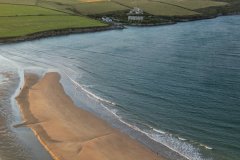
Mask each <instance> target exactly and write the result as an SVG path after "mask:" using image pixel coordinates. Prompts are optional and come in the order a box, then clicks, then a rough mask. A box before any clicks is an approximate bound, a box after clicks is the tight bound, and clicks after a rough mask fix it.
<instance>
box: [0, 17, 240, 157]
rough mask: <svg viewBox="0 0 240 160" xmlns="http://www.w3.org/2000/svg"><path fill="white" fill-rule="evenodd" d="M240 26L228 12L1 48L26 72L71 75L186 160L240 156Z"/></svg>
mask: <svg viewBox="0 0 240 160" xmlns="http://www.w3.org/2000/svg"><path fill="white" fill-rule="evenodd" d="M239 28H240V16H228V17H220V18H216V19H211V20H203V21H195V22H188V23H179V24H176V25H170V26H161V27H147V28H134V27H129V28H128V29H125V30H122V31H107V32H101V33H91V34H80V35H71V36H63V37H56V38H48V39H42V40H37V41H32V42H24V43H19V44H12V45H3V46H1V47H0V51H1V55H3V56H4V57H7V58H9V59H11V60H12V61H15V62H16V63H17V64H18V66H20V67H22V68H24V69H29V68H30V69H31V70H34V69H36V70H38V69H39V68H41V69H43V68H44V69H45V70H49V69H55V70H56V69H57V70H59V71H61V72H63V75H64V74H65V73H66V74H67V75H68V76H69V77H70V78H71V79H72V80H73V82H74V85H76V88H78V87H79V88H80V89H81V91H82V92H83V93H84V94H86V95H87V96H88V97H89V98H91V99H95V101H96V103H97V102H99V106H105V107H108V109H109V111H111V112H112V113H113V114H115V116H116V117H117V118H118V119H120V120H121V121H122V122H124V123H126V124H128V125H129V126H131V127H132V128H134V129H135V130H136V131H139V132H142V133H143V134H145V135H147V136H148V137H149V138H151V139H152V140H154V141H156V142H158V143H161V144H163V145H165V146H167V147H168V148H171V149H172V150H174V151H176V152H178V153H179V154H180V155H182V156H184V157H186V158H188V159H194V160H197V159H214V160H239V159H240V30H239ZM34 67H35V68H34ZM75 82H77V83H75ZM84 100H86V99H84V98H82V99H81V101H84ZM83 104H86V106H87V104H89V103H87V102H86V103H84V102H83ZM103 111H104V110H103Z"/></svg>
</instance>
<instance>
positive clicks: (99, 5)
mask: <svg viewBox="0 0 240 160" xmlns="http://www.w3.org/2000/svg"><path fill="white" fill-rule="evenodd" d="M75 8H76V10H77V11H78V12H79V13H81V14H83V15H93V14H102V13H108V12H114V11H115V12H116V11H123V10H129V8H127V7H125V6H122V5H119V4H117V3H114V2H111V1H102V2H91V3H80V4H77V5H75Z"/></svg>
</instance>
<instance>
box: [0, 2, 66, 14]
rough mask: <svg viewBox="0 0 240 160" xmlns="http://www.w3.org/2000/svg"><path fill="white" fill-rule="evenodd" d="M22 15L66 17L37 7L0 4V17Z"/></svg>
mask: <svg viewBox="0 0 240 160" xmlns="http://www.w3.org/2000/svg"><path fill="white" fill-rule="evenodd" d="M24 15H32V16H34V15H67V14H66V13H63V12H58V11H54V10H49V9H45V8H40V7H37V6H25V5H9V4H0V16H24Z"/></svg>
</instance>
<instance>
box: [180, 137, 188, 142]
mask: <svg viewBox="0 0 240 160" xmlns="http://www.w3.org/2000/svg"><path fill="white" fill-rule="evenodd" d="M178 139H179V140H181V141H186V140H187V139H185V138H182V137H178Z"/></svg>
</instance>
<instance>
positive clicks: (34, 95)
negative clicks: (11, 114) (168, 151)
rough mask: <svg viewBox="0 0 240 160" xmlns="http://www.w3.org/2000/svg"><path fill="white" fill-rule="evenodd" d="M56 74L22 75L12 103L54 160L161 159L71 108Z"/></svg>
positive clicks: (73, 107)
mask: <svg viewBox="0 0 240 160" xmlns="http://www.w3.org/2000/svg"><path fill="white" fill-rule="evenodd" d="M59 81H60V75H59V74H58V73H55V72H52V73H47V74H46V75H45V76H44V77H43V78H42V79H39V77H38V76H37V75H34V74H25V85H24V87H23V88H22V90H21V93H20V94H19V96H18V97H16V100H17V102H18V104H19V107H20V110H21V112H22V116H23V123H22V124H21V125H26V126H27V127H30V128H31V129H32V131H33V132H34V133H35V135H36V136H37V138H38V139H39V141H40V142H41V143H42V145H43V146H44V147H45V148H46V149H47V150H48V151H49V153H50V154H51V155H52V157H53V158H54V159H55V160H163V159H164V158H163V157H160V156H158V155H156V154H155V153H153V152H152V151H150V150H149V149H147V148H146V147H145V146H143V145H142V144H140V143H139V142H137V141H136V140H133V139H131V138H130V137H129V136H128V135H126V134H123V133H121V132H120V131H118V130H116V129H113V128H112V127H110V125H108V124H107V123H106V122H104V121H103V120H101V119H99V118H98V117H96V116H94V115H93V114H91V113H89V112H87V111H85V110H82V109H80V108H79V107H77V106H75V104H74V103H73V101H72V100H71V98H70V97H69V96H67V95H66V93H65V92H64V89H63V87H62V85H61V84H60V82H59Z"/></svg>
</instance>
